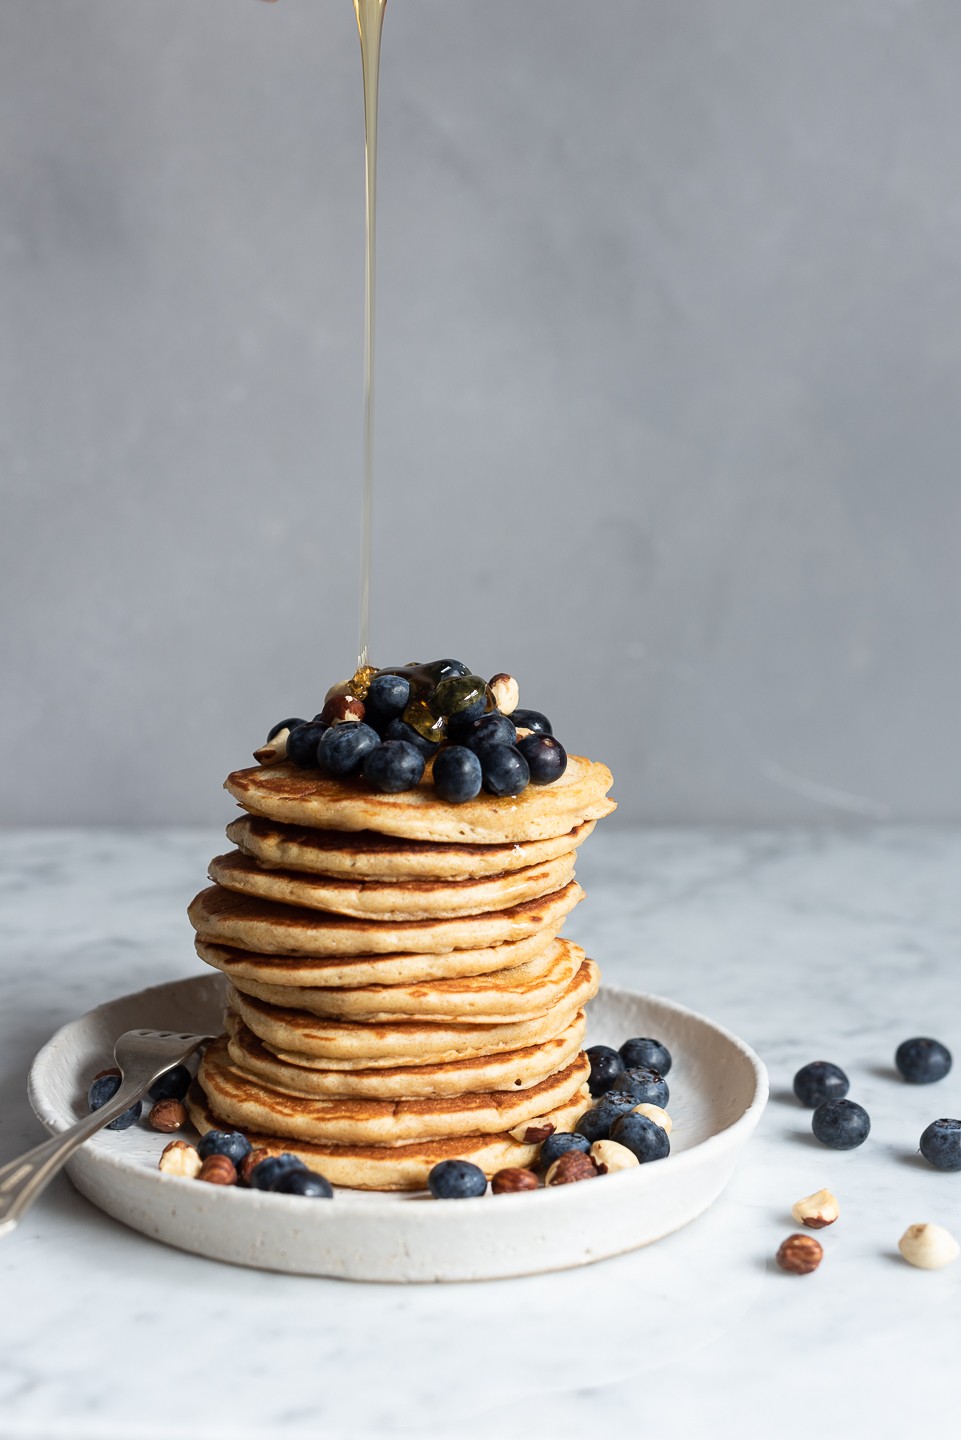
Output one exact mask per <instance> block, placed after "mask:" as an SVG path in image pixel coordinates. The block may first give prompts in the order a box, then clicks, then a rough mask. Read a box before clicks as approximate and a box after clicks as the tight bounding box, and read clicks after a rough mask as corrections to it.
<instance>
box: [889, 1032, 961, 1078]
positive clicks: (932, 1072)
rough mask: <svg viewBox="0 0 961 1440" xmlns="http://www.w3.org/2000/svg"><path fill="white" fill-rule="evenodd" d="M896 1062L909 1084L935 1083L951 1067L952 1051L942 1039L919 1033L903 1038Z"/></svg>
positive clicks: (896, 1054) (895, 1057) (896, 1055)
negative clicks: (908, 1038) (909, 1037)
mask: <svg viewBox="0 0 961 1440" xmlns="http://www.w3.org/2000/svg"><path fill="white" fill-rule="evenodd" d="M894 1063H895V1065H896V1066H897V1067H898V1069H899V1070H900V1071H901V1074H902V1075H903V1076H904V1078H905V1080H907V1081H908V1083H909V1084H911V1085H933V1084H934V1082H935V1080H943V1079H944V1077H945V1075H947V1073H948V1071H949V1070H950V1069H951V1051H950V1050H949V1049H948V1048H947V1046H946V1045H942V1044H941V1041H940V1040H929V1039H927V1038H926V1037H925V1036H921V1035H918V1036H917V1037H916V1038H915V1039H913V1040H902V1042H901V1044H900V1045H899V1046H898V1048H897V1051H896V1052H895V1056H894Z"/></svg>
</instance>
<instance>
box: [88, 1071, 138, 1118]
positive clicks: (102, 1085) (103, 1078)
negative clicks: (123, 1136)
mask: <svg viewBox="0 0 961 1440" xmlns="http://www.w3.org/2000/svg"><path fill="white" fill-rule="evenodd" d="M119 1089H120V1076H119V1074H116V1075H115V1074H110V1075H98V1076H97V1078H96V1080H95V1081H94V1082H93V1084H92V1085H91V1086H90V1089H89V1090H88V1091H87V1104H88V1105H89V1106H90V1109H91V1110H99V1109H100V1108H101V1106H103V1105H106V1103H107V1101H108V1100H112V1099H113V1097H114V1096H115V1095H116V1093H117V1091H118V1090H119ZM142 1114H143V1101H142V1100H137V1101H135V1102H134V1104H133V1105H131V1106H130V1109H129V1110H125V1111H124V1112H123V1114H122V1115H118V1116H117V1118H116V1120H111V1122H110V1124H109V1125H108V1126H107V1127H106V1128H107V1129H108V1130H129V1129H130V1126H131V1125H133V1124H134V1123H135V1122H136V1121H137V1120H139V1119H140V1117H141V1115H142Z"/></svg>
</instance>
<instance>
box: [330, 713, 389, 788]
mask: <svg viewBox="0 0 961 1440" xmlns="http://www.w3.org/2000/svg"><path fill="white" fill-rule="evenodd" d="M379 744H380V736H379V735H378V734H377V731H376V730H374V729H373V727H372V726H370V725H365V724H364V722H363V721H362V720H360V721H357V720H347V721H345V722H344V723H343V724H342V725H331V727H330V729H329V730H328V731H327V733H326V734H325V735H324V737H323V739H322V740H321V742H320V744H319V745H318V747H317V758H318V760H319V761H320V768H321V769H322V770H324V771H325V772H326V773H327V774H328V775H334V776H337V777H338V778H341V777H342V776H344V775H355V774H356V773H357V771H358V770H359V769H360V767H361V766H362V765H363V763H364V760H365V759H366V757H367V756H368V755H369V754H370V752H371V751H372V750H376V748H377V746H378V745H379Z"/></svg>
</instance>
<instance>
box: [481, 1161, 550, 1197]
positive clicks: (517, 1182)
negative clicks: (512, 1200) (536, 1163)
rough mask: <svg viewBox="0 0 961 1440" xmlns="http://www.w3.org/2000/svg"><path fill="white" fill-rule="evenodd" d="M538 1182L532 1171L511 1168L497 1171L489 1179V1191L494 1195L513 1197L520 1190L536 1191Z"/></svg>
mask: <svg viewBox="0 0 961 1440" xmlns="http://www.w3.org/2000/svg"><path fill="white" fill-rule="evenodd" d="M539 1184H540V1181H539V1180H538V1178H537V1176H536V1175H535V1174H534V1172H533V1170H522V1169H519V1168H515V1167H511V1168H509V1169H507V1170H498V1172H497V1174H496V1175H493V1176H492V1177H491V1191H492V1193H493V1194H494V1195H515V1194H517V1193H518V1192H519V1191H521V1190H536V1189H537V1187H538V1185H539Z"/></svg>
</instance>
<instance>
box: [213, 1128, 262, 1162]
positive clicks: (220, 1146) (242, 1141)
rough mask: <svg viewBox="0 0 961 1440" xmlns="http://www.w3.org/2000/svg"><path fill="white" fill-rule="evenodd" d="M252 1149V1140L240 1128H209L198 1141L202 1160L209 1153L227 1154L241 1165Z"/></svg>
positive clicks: (228, 1157) (229, 1158)
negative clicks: (242, 1133)
mask: <svg viewBox="0 0 961 1440" xmlns="http://www.w3.org/2000/svg"><path fill="white" fill-rule="evenodd" d="M250 1150H251V1145H250V1141H249V1140H248V1139H247V1137H246V1135H241V1133H240V1131H239V1130H208V1131H207V1133H206V1135H201V1137H200V1139H199V1140H198V1141H197V1154H198V1155H199V1156H200V1158H201V1160H206V1159H207V1157H208V1155H226V1156H227V1159H228V1160H232V1161H233V1162H234V1164H235V1165H239V1164H240V1162H241V1160H243V1158H244V1156H245V1155H249V1154H250ZM261 1163H263V1162H261Z"/></svg>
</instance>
